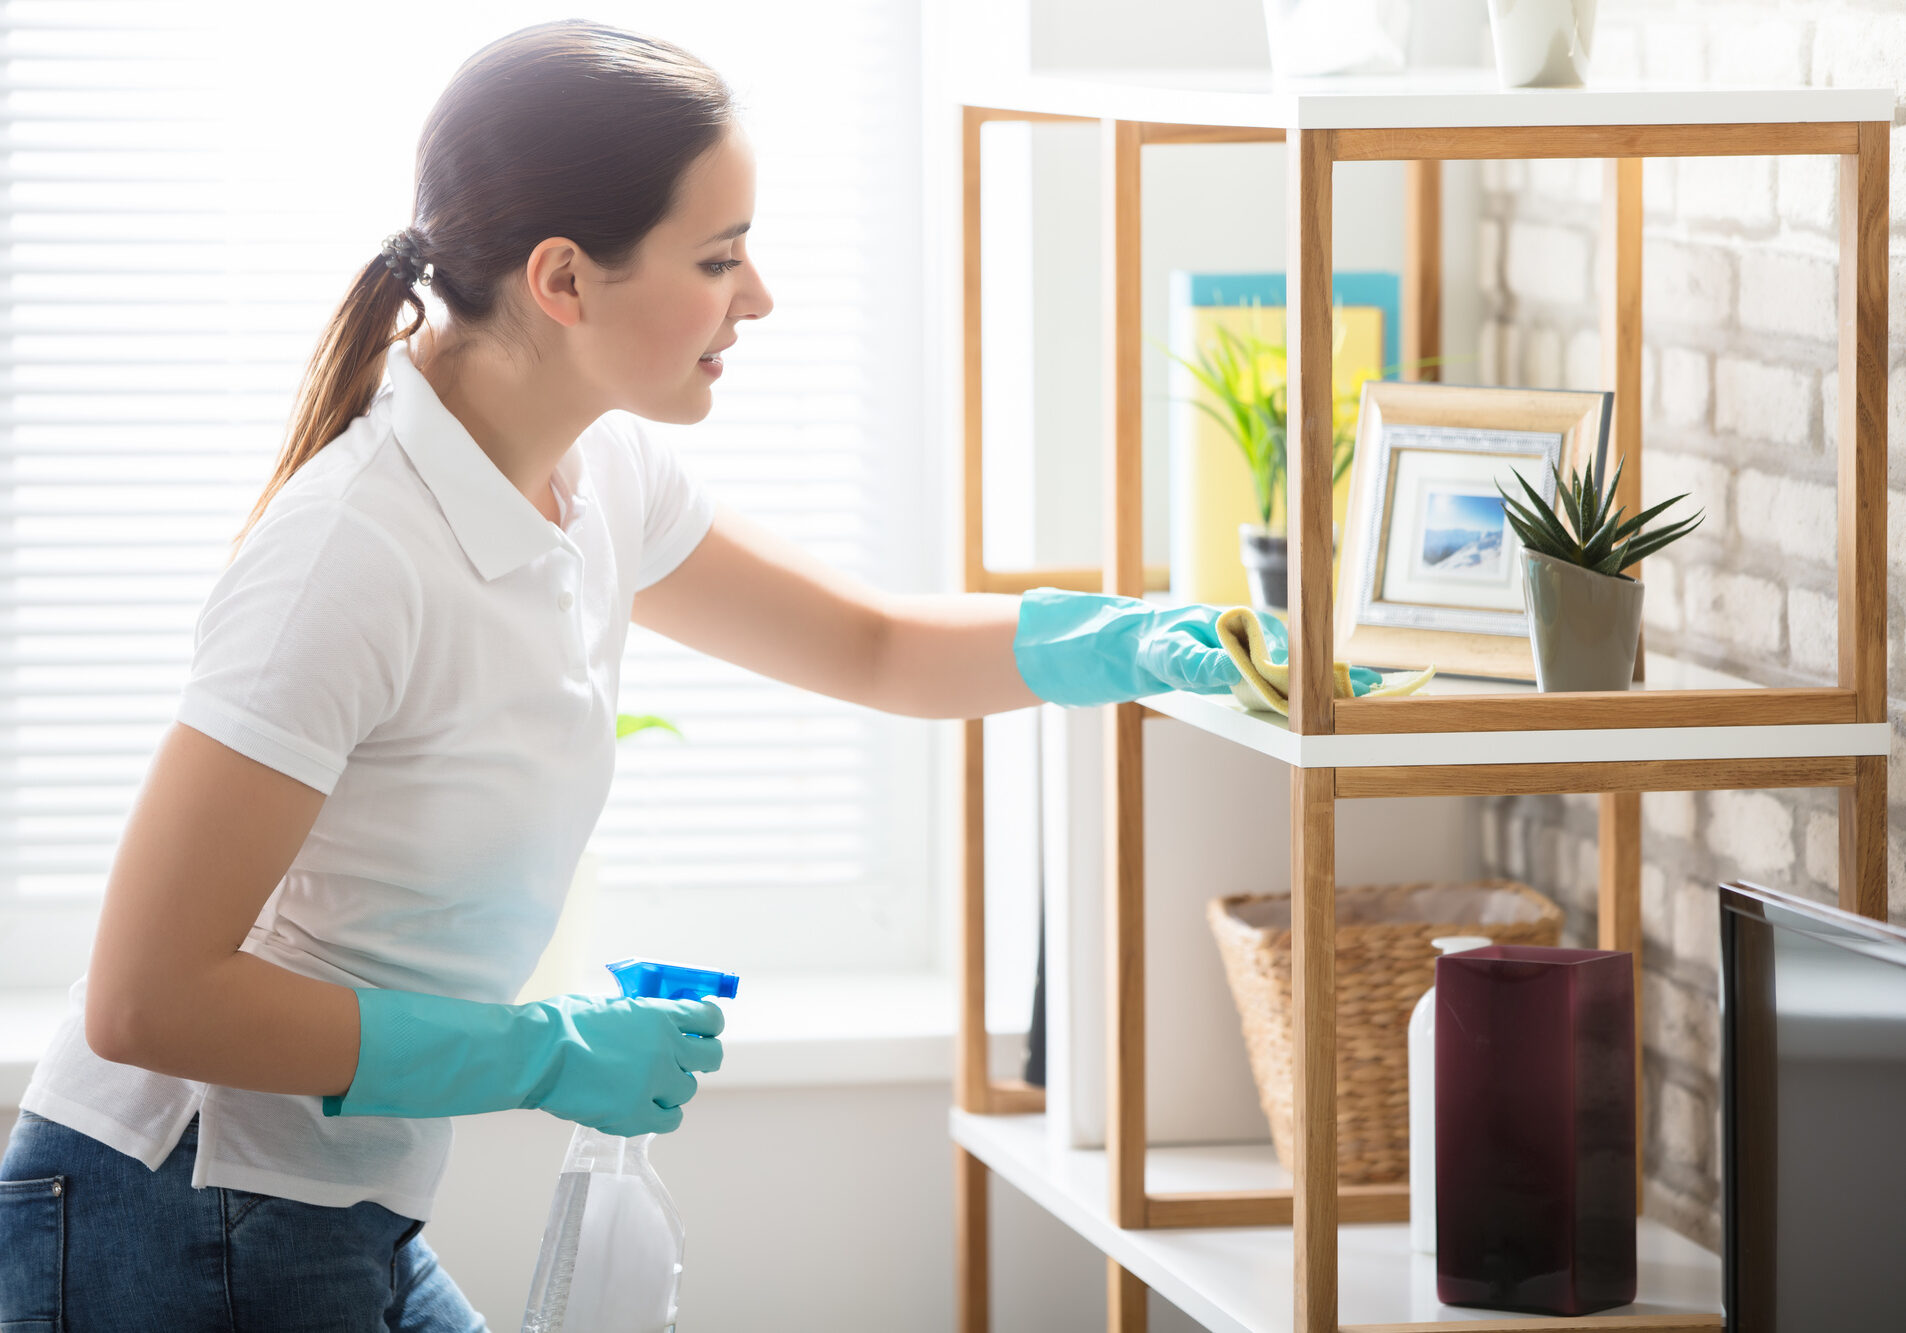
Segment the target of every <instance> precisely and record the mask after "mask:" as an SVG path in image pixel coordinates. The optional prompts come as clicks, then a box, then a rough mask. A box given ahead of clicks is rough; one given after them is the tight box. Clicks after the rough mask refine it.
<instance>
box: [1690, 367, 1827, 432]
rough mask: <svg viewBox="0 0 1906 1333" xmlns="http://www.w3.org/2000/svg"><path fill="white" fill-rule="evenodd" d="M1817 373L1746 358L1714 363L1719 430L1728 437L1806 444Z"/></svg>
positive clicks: (1811, 423)
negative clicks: (1738, 436)
mask: <svg viewBox="0 0 1906 1333" xmlns="http://www.w3.org/2000/svg"><path fill="white" fill-rule="evenodd" d="M1813 395H1814V377H1813V372H1812V371H1809V370H1802V369H1799V368H1797V367H1794V366H1784V365H1769V364H1768V363H1767V362H1765V361H1750V360H1748V359H1747V358H1745V357H1738V356H1722V357H1717V358H1716V359H1715V362H1714V425H1715V427H1716V428H1717V429H1719V430H1721V431H1722V432H1724V433H1726V434H1729V435H1740V436H1745V437H1747V438H1749V439H1755V440H1767V441H1769V442H1771V443H1774V444H1806V443H1808V442H1809V440H1810V438H1811V436H1812V432H1813Z"/></svg>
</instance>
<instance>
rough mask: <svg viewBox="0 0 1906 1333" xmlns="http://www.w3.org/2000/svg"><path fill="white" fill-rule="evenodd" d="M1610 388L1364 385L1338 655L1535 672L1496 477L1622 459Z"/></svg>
mask: <svg viewBox="0 0 1906 1333" xmlns="http://www.w3.org/2000/svg"><path fill="white" fill-rule="evenodd" d="M1613 405H1614V395H1613V394H1611V393H1606V392H1600V391H1596V392H1574V391H1567V390H1549V389H1486V388H1474V387H1470V386H1467V385H1453V384H1417V383H1395V382H1388V381H1378V380H1372V381H1369V382H1368V383H1366V384H1365V385H1364V386H1363V403H1362V407H1361V410H1360V413H1359V416H1358V418H1357V452H1356V461H1355V462H1354V463H1352V465H1351V474H1350V490H1349V508H1348V511H1347V515H1346V521H1345V523H1344V532H1343V553H1342V554H1343V561H1342V566H1341V568H1340V570H1339V577H1338V582H1337V604H1336V631H1337V658H1338V660H1339V661H1346V662H1354V663H1357V664H1359V665H1363V666H1382V667H1423V666H1428V665H1431V664H1432V663H1433V664H1434V665H1435V667H1436V670H1437V672H1438V673H1439V674H1448V675H1457V676H1488V677H1497V678H1502V679H1510V680H1533V679H1535V659H1534V657H1533V655H1532V653H1531V650H1530V648H1529V620H1528V614H1527V612H1526V611H1525V610H1524V609H1523V602H1522V564H1521V560H1520V558H1519V553H1520V551H1521V542H1519V541H1518V540H1517V538H1516V535H1515V531H1514V529H1512V528H1511V527H1510V526H1509V524H1508V522H1507V520H1506V519H1505V518H1504V517H1503V512H1502V497H1501V496H1500V495H1499V494H1498V493H1497V491H1496V483H1497V482H1501V483H1502V489H1503V490H1505V491H1507V492H1509V494H1511V495H1513V496H1516V497H1518V498H1522V488H1521V486H1520V485H1518V484H1517V482H1516V480H1515V479H1516V477H1517V476H1521V477H1523V478H1526V479H1527V480H1528V483H1529V485H1530V486H1532V487H1534V488H1535V492H1536V494H1537V495H1540V496H1541V497H1542V499H1543V502H1544V503H1546V504H1548V505H1550V506H1553V505H1554V504H1555V502H1556V491H1555V476H1554V473H1553V472H1552V471H1551V470H1550V469H1551V467H1552V466H1553V467H1555V468H1559V469H1560V471H1561V473H1562V475H1563V476H1567V475H1568V474H1569V473H1570V472H1571V471H1572V470H1573V469H1575V468H1578V467H1581V466H1583V465H1584V464H1586V463H1587V462H1588V461H1589V460H1590V459H1594V460H1595V467H1596V470H1597V472H1599V471H1601V470H1602V468H1603V467H1605V466H1610V465H1612V462H1613V460H1611V459H1608V458H1607V457H1606V455H1607V452H1608V423H1609V417H1610V414H1611V412H1612V410H1613Z"/></svg>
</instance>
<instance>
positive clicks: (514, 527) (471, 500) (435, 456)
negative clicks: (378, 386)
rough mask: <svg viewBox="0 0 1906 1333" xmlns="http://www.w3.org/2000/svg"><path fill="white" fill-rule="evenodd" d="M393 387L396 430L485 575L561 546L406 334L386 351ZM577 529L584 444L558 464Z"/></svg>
mask: <svg viewBox="0 0 1906 1333" xmlns="http://www.w3.org/2000/svg"><path fill="white" fill-rule="evenodd" d="M384 364H385V367H386V369H387V370H388V372H389V374H390V384H391V428H392V430H393V431H394V432H395V434H396V436H397V442H398V443H399V444H400V445H402V446H403V448H404V452H405V453H406V454H408V455H409V456H410V461H411V462H412V464H414V465H415V466H416V468H417V472H418V475H420V476H421V477H422V478H423V479H424V485H426V486H428V487H429V488H430V493H431V494H432V495H433V496H435V497H436V500H437V504H438V506H439V507H440V508H441V509H442V510H443V515H444V517H445V518H446V519H448V520H449V522H450V530H451V531H452V532H454V533H455V534H456V536H457V541H458V542H459V543H461V544H462V546H463V553H464V554H465V555H467V556H468V557H469V558H470V563H471V564H473V565H475V566H476V568H477V573H479V574H481V575H482V576H483V577H484V579H485V580H486V581H487V580H491V579H495V578H498V577H500V576H502V575H504V574H507V573H509V572H510V571H511V570H513V569H516V568H518V567H520V566H521V565H523V564H525V563H526V562H528V561H530V560H533V559H535V558H536V557H537V556H539V555H542V554H543V553H544V552H546V551H551V550H554V549H555V548H556V547H557V546H558V545H559V544H560V538H559V536H558V532H559V529H558V528H557V527H556V525H555V524H554V523H552V522H550V521H549V520H548V519H546V518H544V517H543V516H542V515H541V514H540V513H538V512H537V511H536V506H535V505H533V504H531V503H530V502H529V499H528V498H527V497H526V496H524V494H523V493H522V492H521V491H519V490H517V489H516V487H515V486H514V485H512V484H511V482H510V479H509V478H508V477H506V476H504V475H503V473H502V471H501V470H500V469H498V467H497V466H496V464H495V463H494V462H492V461H491V460H490V456H489V455H488V454H486V453H484V452H483V448H482V446H480V445H479V444H478V443H477V442H476V440H475V439H474V438H472V437H471V435H470V432H469V431H468V430H466V429H464V425H463V423H462V422H461V421H458V420H457V419H456V417H454V416H453V415H451V413H450V409H449V408H447V407H445V406H444V405H443V400H442V399H440V398H438V397H437V391H436V390H435V389H433V388H431V387H430V381H429V380H427V379H425V378H424V376H423V372H422V371H420V370H418V369H417V367H416V365H415V364H413V363H412V361H411V359H410V348H409V346H408V344H406V343H405V342H404V341H403V340H402V339H399V340H398V341H396V342H394V343H392V344H391V345H390V350H389V352H388V353H386V355H385V362H384ZM556 476H557V484H558V485H559V486H561V487H562V488H563V490H564V492H565V494H564V496H563V499H564V501H565V502H566V503H567V505H568V507H569V523H570V526H571V527H573V526H574V524H575V522H576V520H577V519H578V518H580V517H581V515H582V513H583V511H585V510H586V509H588V508H589V499H588V485H587V477H588V474H587V472H586V470H585V469H584V468H583V465H582V450H581V448H580V445H579V444H572V445H570V446H569V451H568V452H567V453H565V454H564V455H563V456H562V459H561V460H560V461H559V462H558V463H557V464H556Z"/></svg>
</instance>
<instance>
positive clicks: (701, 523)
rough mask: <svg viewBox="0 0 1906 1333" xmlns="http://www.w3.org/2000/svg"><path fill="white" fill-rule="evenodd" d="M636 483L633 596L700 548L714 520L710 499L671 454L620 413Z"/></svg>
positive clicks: (712, 504) (693, 477)
mask: <svg viewBox="0 0 1906 1333" xmlns="http://www.w3.org/2000/svg"><path fill="white" fill-rule="evenodd" d="M622 415H623V417H624V421H625V428H626V429H627V431H628V436H629V440H630V449H631V451H632V453H633V455H634V463H635V470H636V473H637V475H638V476H639V477H640V478H641V483H642V555H641V558H640V560H639V561H638V562H637V564H636V567H635V591H637V592H640V591H641V590H642V589H644V588H646V587H648V586H649V585H650V584H651V583H654V582H656V581H657V580H658V579H660V578H662V577H663V576H664V575H666V574H668V573H669V572H670V571H671V570H673V569H674V568H675V567H676V566H677V565H679V564H681V563H682V561H684V560H686V559H688V555H689V552H691V551H693V550H694V549H695V548H696V547H697V546H699V545H700V544H701V539H702V538H703V537H705V536H707V535H708V528H709V525H710V524H711V523H713V522H714V519H715V497H714V495H713V494H712V493H711V492H710V491H709V490H708V488H707V487H705V486H704V485H702V483H701V481H700V479H699V478H697V477H696V476H695V475H694V474H693V473H691V472H689V471H688V470H687V469H686V468H684V467H683V466H682V462H681V460H680V459H679V458H677V457H676V455H675V451H674V450H673V449H671V448H669V447H668V445H666V444H664V443H662V442H661V441H660V440H657V439H656V438H655V437H654V436H652V435H650V434H649V433H648V432H647V431H646V430H644V429H642V425H641V423H640V421H638V420H637V419H636V418H635V417H634V416H633V415H630V414H627V413H624V414H622Z"/></svg>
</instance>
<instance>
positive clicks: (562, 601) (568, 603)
mask: <svg viewBox="0 0 1906 1333" xmlns="http://www.w3.org/2000/svg"><path fill="white" fill-rule="evenodd" d="M575 604H576V599H575V598H574V597H572V596H571V595H570V594H569V593H567V592H565V593H564V594H563V595H562V596H560V597H558V598H557V599H556V605H557V606H558V607H559V608H561V609H562V610H564V611H567V610H568V609H569V608H570V607H572V606H574V605H575Z"/></svg>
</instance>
